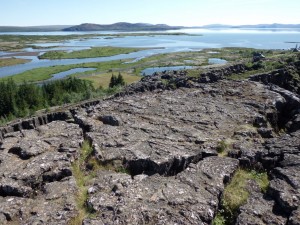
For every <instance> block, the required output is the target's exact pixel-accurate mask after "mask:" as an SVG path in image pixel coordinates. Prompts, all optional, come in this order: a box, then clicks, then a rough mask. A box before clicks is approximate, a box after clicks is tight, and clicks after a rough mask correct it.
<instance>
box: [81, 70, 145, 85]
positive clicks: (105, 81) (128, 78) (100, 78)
mask: <svg viewBox="0 0 300 225" xmlns="http://www.w3.org/2000/svg"><path fill="white" fill-rule="evenodd" d="M111 76H112V75H111V74H110V73H100V74H95V75H88V76H81V77H80V78H81V79H83V80H88V81H91V82H92V83H93V85H94V87H103V88H108V87H109V84H110V80H111ZM122 77H123V78H124V82H125V83H126V84H131V83H134V82H137V81H139V80H140V79H141V76H135V75H130V74H128V73H123V72H122Z"/></svg>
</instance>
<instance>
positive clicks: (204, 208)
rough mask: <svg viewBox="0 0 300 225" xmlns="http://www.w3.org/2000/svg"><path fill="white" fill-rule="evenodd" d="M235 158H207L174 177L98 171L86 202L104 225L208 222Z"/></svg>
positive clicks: (213, 212)
mask: <svg viewBox="0 0 300 225" xmlns="http://www.w3.org/2000/svg"><path fill="white" fill-rule="evenodd" d="M237 166H238V160H234V159H230V158H220V157H209V158H206V159H204V160H203V161H201V162H199V163H198V164H191V165H190V166H189V167H188V168H187V169H186V170H185V171H184V172H182V173H179V174H178V175H177V176H175V177H162V176H159V175H153V176H150V177H148V176H143V177H140V175H139V176H138V177H134V179H132V178H131V176H129V175H126V174H116V173H108V172H101V173H98V175H97V177H96V178H95V181H94V183H95V185H94V186H93V189H94V190H97V191H95V192H94V191H93V192H91V193H90V196H89V199H88V204H89V206H90V207H92V208H93V209H94V210H95V211H96V215H97V218H96V219H99V221H102V223H104V224H142V223H155V224H166V223H167V224H210V222H211V221H212V219H213V217H214V215H215V212H216V209H217V207H218V204H219V198H218V196H219V194H220V193H221V192H222V191H223V190H224V184H225V183H226V182H228V180H229V179H230V177H231V176H232V174H233V173H234V171H235V170H236V168H237Z"/></svg>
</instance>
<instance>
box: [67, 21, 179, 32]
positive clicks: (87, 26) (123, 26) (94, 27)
mask: <svg viewBox="0 0 300 225" xmlns="http://www.w3.org/2000/svg"><path fill="white" fill-rule="evenodd" d="M181 28H184V27H180V26H168V25H166V24H155V25H153V24H148V23H125V22H120V23H114V24H107V25H101V24H93V23H83V24H81V25H78V26H73V27H69V28H65V29H63V31H111V30H114V31H161V30H176V29H181Z"/></svg>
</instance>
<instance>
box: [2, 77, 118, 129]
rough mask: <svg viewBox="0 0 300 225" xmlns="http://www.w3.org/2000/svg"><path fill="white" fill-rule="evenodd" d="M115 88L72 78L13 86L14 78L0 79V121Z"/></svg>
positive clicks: (90, 96) (80, 99) (73, 101)
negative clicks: (99, 86) (38, 84)
mask: <svg viewBox="0 0 300 225" xmlns="http://www.w3.org/2000/svg"><path fill="white" fill-rule="evenodd" d="M118 90H119V88H118V87H114V88H109V89H102V88H98V89H95V88H94V87H93V85H92V83H91V82H89V81H86V80H80V79H77V78H72V77H69V78H68V79H64V80H57V81H53V82H49V83H46V84H44V85H42V86H37V85H35V84H32V83H28V82H24V83H22V84H20V85H17V84H16V83H15V82H14V80H12V79H9V80H7V81H2V82H0V93H1V95H0V115H1V117H0V122H1V123H5V122H8V121H10V120H12V119H14V118H16V117H25V116H30V115H33V114H34V113H35V112H36V111H37V110H39V109H45V108H46V109H47V108H49V107H51V106H58V105H62V104H68V103H76V102H79V101H83V100H86V99H91V98H95V97H103V96H106V95H109V94H113V93H115V92H116V91H118Z"/></svg>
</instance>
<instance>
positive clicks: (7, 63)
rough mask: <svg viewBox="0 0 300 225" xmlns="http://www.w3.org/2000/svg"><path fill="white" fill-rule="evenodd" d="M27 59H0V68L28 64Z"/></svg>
mask: <svg viewBox="0 0 300 225" xmlns="http://www.w3.org/2000/svg"><path fill="white" fill-rule="evenodd" d="M30 61H31V60H29V59H17V58H0V67H4V66H13V65H18V64H24V63H28V62H30Z"/></svg>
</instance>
